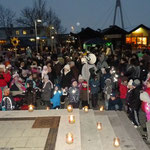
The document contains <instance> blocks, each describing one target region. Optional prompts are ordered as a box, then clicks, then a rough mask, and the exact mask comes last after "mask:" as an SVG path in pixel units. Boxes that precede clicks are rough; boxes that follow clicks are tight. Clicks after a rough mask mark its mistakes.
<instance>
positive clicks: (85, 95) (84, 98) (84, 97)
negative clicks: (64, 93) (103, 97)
mask: <svg viewBox="0 0 150 150" xmlns="http://www.w3.org/2000/svg"><path fill="white" fill-rule="evenodd" d="M90 91H91V89H90V88H89V87H88V84H87V81H83V82H82V89H81V91H80V100H81V102H82V107H84V106H89V103H88V99H89V94H90Z"/></svg>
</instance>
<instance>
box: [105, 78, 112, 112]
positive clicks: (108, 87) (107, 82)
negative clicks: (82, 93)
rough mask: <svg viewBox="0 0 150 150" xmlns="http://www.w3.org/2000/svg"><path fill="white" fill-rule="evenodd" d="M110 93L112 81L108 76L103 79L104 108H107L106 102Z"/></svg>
mask: <svg viewBox="0 0 150 150" xmlns="http://www.w3.org/2000/svg"><path fill="white" fill-rule="evenodd" d="M111 93H112V81H111V79H110V78H108V79H106V80H105V86H104V98H105V109H106V110H108V102H109V99H110V94H111Z"/></svg>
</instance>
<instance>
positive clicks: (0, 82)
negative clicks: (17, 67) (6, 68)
mask: <svg viewBox="0 0 150 150" xmlns="http://www.w3.org/2000/svg"><path fill="white" fill-rule="evenodd" d="M0 75H1V78H0V87H5V86H6V85H7V84H8V83H9V82H10V79H11V75H10V73H9V72H8V73H4V72H3V73H1V74H0Z"/></svg>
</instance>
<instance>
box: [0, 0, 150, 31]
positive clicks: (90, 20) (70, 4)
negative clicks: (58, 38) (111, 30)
mask: <svg viewBox="0 0 150 150" xmlns="http://www.w3.org/2000/svg"><path fill="white" fill-rule="evenodd" d="M115 2H116V0H47V8H48V7H51V8H52V9H53V10H54V11H55V13H56V14H57V15H58V17H59V18H60V19H61V21H62V25H63V26H64V27H66V28H67V31H68V32H70V31H71V26H74V27H75V31H76V32H77V31H79V30H80V29H81V28H85V27H87V26H89V27H91V28H93V29H98V28H99V29H104V28H106V27H108V26H109V25H112V22H113V15H114V10H115ZM121 2H122V7H123V15H124V24H125V28H126V29H130V28H132V27H133V28H134V27H136V26H138V25H139V24H144V25H146V26H148V27H150V0H121ZM32 3H33V0H0V4H2V5H3V6H4V7H7V8H10V9H12V10H13V11H15V12H16V14H17V15H19V13H20V10H21V9H23V8H24V7H26V6H32ZM119 17H120V15H117V25H119V26H120V25H121V23H120V19H119ZM77 22H79V23H80V25H78V26H77Z"/></svg>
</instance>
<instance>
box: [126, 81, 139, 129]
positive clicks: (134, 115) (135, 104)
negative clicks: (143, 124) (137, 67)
mask: <svg viewBox="0 0 150 150" xmlns="http://www.w3.org/2000/svg"><path fill="white" fill-rule="evenodd" d="M132 85H133V89H132V91H131V94H130V96H129V98H128V105H129V118H130V119H131V121H132V122H133V124H134V126H135V128H137V127H139V126H140V122H139V110H140V107H141V101H140V92H141V82H140V80H138V79H135V80H134V81H133V84H132Z"/></svg>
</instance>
